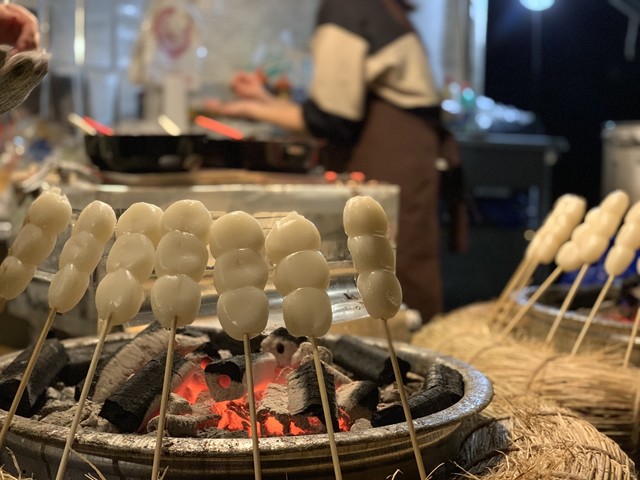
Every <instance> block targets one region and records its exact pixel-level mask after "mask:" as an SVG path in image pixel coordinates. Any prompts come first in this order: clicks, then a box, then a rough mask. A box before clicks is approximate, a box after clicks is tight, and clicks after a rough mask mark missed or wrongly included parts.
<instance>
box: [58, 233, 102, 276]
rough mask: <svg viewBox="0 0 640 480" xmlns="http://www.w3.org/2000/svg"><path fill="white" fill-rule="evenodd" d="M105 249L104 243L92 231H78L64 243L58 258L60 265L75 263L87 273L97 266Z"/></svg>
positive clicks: (61, 266) (74, 264)
mask: <svg viewBox="0 0 640 480" xmlns="http://www.w3.org/2000/svg"><path fill="white" fill-rule="evenodd" d="M103 250H104V243H102V242H100V241H99V240H98V239H97V238H96V237H95V236H94V235H93V234H92V233H91V232H87V231H79V232H76V233H75V234H74V235H72V236H71V237H69V239H68V240H67V241H66V242H65V243H64V246H63V247H62V251H61V252H60V257H59V258H58V267H59V268H64V267H66V266H67V265H73V266H75V267H76V268H78V269H79V270H82V271H83V272H85V273H86V274H91V272H93V271H94V270H95V268H96V267H97V265H98V262H99V261H100V258H101V257H102V253H103Z"/></svg>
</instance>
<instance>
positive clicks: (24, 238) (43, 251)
mask: <svg viewBox="0 0 640 480" xmlns="http://www.w3.org/2000/svg"><path fill="white" fill-rule="evenodd" d="M56 240H57V237H56V236H55V235H53V234H51V233H48V232H45V231H44V230H42V228H40V227H38V226H37V225H35V224H34V223H26V224H24V225H23V226H22V228H20V231H19V232H18V235H17V236H16V238H15V240H14V241H13V243H12V244H11V248H9V255H13V256H14V257H16V258H18V259H19V260H20V261H21V262H24V263H28V264H29V265H38V264H40V263H42V262H43V261H45V260H46V259H47V257H48V256H49V255H50V254H51V252H52V251H53V248H54V247H55V245H56Z"/></svg>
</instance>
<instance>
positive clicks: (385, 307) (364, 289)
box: [343, 196, 427, 479]
mask: <svg viewBox="0 0 640 480" xmlns="http://www.w3.org/2000/svg"><path fill="white" fill-rule="evenodd" d="M343 223H344V230H345V233H346V234H347V237H348V240H347V242H348V243H347V246H348V248H349V251H350V252H351V256H352V260H353V264H354V267H355V269H356V271H357V272H358V279H357V282H356V283H357V288H358V291H359V292H360V295H361V296H362V301H363V303H364V306H365V308H366V310H367V312H368V314H369V316H371V317H372V318H379V319H380V320H381V321H382V324H383V325H384V330H385V336H386V338H387V347H388V349H389V356H390V358H391V365H392V367H393V373H394V376H395V380H396V384H397V386H398V392H399V394H400V401H401V404H402V409H403V411H404V416H405V419H406V422H407V429H408V430H409V436H410V438H411V444H412V446H413V452H414V456H415V459H416V464H417V467H418V473H419V475H420V478H421V479H424V478H427V474H426V470H425V468H424V461H423V459H422V454H421V452H420V446H419V444H418V437H417V435H416V432H415V428H414V426H413V418H412V416H411V408H410V407H409V401H408V399H407V394H406V392H405V390H404V382H403V381H402V373H401V371H400V366H399V364H398V357H397V355H396V352H395V348H394V346H393V341H392V338H391V331H390V329H389V324H388V322H387V320H388V319H390V318H392V317H394V316H395V315H396V314H397V313H398V311H399V309H400V306H401V303H402V288H401V286H400V282H399V281H398V278H397V277H396V275H395V256H394V255H393V250H392V247H391V243H390V242H389V240H388V239H387V238H386V235H387V230H388V228H389V224H388V219H387V215H386V213H385V212H384V209H383V208H382V206H381V205H380V204H379V203H378V202H377V201H376V200H374V199H373V198H371V197H367V196H357V197H353V198H351V199H349V200H348V201H347V203H346V205H345V207H344V212H343Z"/></svg>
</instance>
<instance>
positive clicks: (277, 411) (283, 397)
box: [256, 383, 290, 418]
mask: <svg viewBox="0 0 640 480" xmlns="http://www.w3.org/2000/svg"><path fill="white" fill-rule="evenodd" d="M288 398H289V397H288V394H287V386H286V385H280V384H277V383H272V384H270V385H269V386H268V387H267V389H266V391H265V393H264V396H263V397H262V400H260V403H259V404H258V408H257V409H256V413H257V414H258V416H259V417H261V416H263V415H264V416H268V415H273V416H275V417H277V418H278V417H279V418H285V417H289V416H290V414H289V407H288V402H289V400H288Z"/></svg>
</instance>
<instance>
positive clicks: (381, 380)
mask: <svg viewBox="0 0 640 480" xmlns="http://www.w3.org/2000/svg"><path fill="white" fill-rule="evenodd" d="M332 351H333V361H334V362H335V364H336V365H339V366H340V367H342V368H344V369H345V370H347V371H349V372H351V373H353V374H354V375H355V377H356V378H357V379H358V380H371V381H372V382H376V383H377V384H378V385H380V386H384V385H389V384H390V383H393V382H394V381H395V376H394V373H393V366H392V364H391V358H390V357H389V353H388V352H387V351H386V350H383V349H381V348H378V347H376V346H375V345H370V344H368V343H365V342H363V341H362V340H358V339H357V338H355V337H353V336H350V335H343V336H342V337H340V338H339V339H338V340H337V341H336V342H335V344H334V345H333V348H332ZM398 365H399V367H400V373H401V374H402V379H403V381H404V379H405V378H406V374H407V372H408V371H409V370H411V364H410V363H409V362H407V361H406V360H403V359H402V358H400V357H398Z"/></svg>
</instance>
